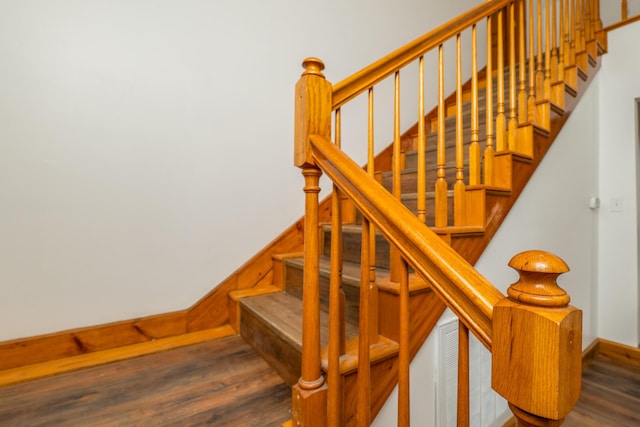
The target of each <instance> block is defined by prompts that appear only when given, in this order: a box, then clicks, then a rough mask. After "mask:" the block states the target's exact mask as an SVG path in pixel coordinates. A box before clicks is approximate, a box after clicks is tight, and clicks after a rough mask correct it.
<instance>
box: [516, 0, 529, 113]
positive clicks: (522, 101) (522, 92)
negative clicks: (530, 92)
mask: <svg viewBox="0 0 640 427" xmlns="http://www.w3.org/2000/svg"><path fill="white" fill-rule="evenodd" d="M526 7H527V5H526V1H525V0H521V1H520V3H519V6H518V30H519V31H518V35H519V36H518V42H519V43H518V62H519V71H520V88H519V92H518V124H520V125H522V124H524V123H527V122H528V121H529V115H528V114H529V113H528V111H527V58H526V39H527V38H526V37H525V31H524V29H525V28H526V27H527V24H526V23H525V20H524V15H525V9H526Z"/></svg>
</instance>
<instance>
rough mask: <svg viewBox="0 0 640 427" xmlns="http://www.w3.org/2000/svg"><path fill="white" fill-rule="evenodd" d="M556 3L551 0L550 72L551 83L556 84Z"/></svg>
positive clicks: (555, 0) (554, 0)
mask: <svg viewBox="0 0 640 427" xmlns="http://www.w3.org/2000/svg"><path fill="white" fill-rule="evenodd" d="M556 2H557V0H551V62H550V71H551V82H552V83H555V82H557V81H558V42H557V37H558V35H557V30H558V28H557V27H558V23H557V11H556Z"/></svg>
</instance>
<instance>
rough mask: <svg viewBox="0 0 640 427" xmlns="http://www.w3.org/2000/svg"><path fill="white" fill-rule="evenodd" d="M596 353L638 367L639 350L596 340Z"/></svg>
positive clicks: (603, 340) (600, 339)
mask: <svg viewBox="0 0 640 427" xmlns="http://www.w3.org/2000/svg"><path fill="white" fill-rule="evenodd" d="M598 353H599V354H602V355H604V356H607V357H610V358H612V359H615V360H618V361H620V362H624V363H628V364H630V365H633V366H640V348H637V347H631V346H628V345H625V344H620V343H617V342H613V341H609V340H605V339H602V338H598Z"/></svg>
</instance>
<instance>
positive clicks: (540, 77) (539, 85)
mask: <svg viewBox="0 0 640 427" xmlns="http://www.w3.org/2000/svg"><path fill="white" fill-rule="evenodd" d="M531 1H533V0H531ZM536 15H537V21H536V22H537V25H536V28H537V30H538V31H537V38H536V46H537V48H538V55H537V58H536V63H537V67H536V100H537V101H542V100H543V99H544V70H543V63H544V59H543V57H542V2H541V0H538V8H537V10H536Z"/></svg>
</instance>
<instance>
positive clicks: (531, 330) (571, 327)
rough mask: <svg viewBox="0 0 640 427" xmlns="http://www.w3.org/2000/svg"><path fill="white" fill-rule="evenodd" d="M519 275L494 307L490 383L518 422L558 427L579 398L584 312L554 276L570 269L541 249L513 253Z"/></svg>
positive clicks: (512, 265) (523, 424) (513, 264)
mask: <svg viewBox="0 0 640 427" xmlns="http://www.w3.org/2000/svg"><path fill="white" fill-rule="evenodd" d="M509 266H510V267H512V268H514V269H515V270H517V271H518V273H519V274H520V279H519V280H518V281H517V282H516V283H514V284H512V285H511V286H510V287H509V289H508V290H507V294H508V295H509V296H508V298H505V299H504V300H502V301H501V302H499V303H498V304H497V305H496V306H495V308H494V311H493V350H492V355H493V356H492V357H493V359H492V387H493V389H494V390H495V391H496V392H498V393H499V394H500V395H501V396H502V397H504V398H505V399H506V400H507V401H508V402H509V406H510V408H511V410H512V411H513V413H514V415H515V417H516V420H517V425H518V426H527V427H528V426H546V427H549V426H559V425H560V424H562V422H563V420H564V417H565V416H566V415H567V414H568V413H569V412H570V411H571V409H572V408H573V406H574V405H575V404H576V402H577V401H578V398H579V396H580V386H581V374H582V311H581V310H579V309H577V308H575V307H572V306H570V305H568V304H569V299H570V298H569V295H567V293H566V292H565V291H564V290H563V289H561V288H560V287H559V286H558V284H557V283H556V278H557V277H558V276H559V275H560V274H562V273H565V272H567V271H569V267H568V266H567V264H565V262H564V261H563V260H561V259H560V258H558V257H556V256H555V255H552V254H550V253H547V252H543V251H527V252H522V253H520V254H518V255H516V256H514V257H513V258H512V259H511V261H510V262H509Z"/></svg>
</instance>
